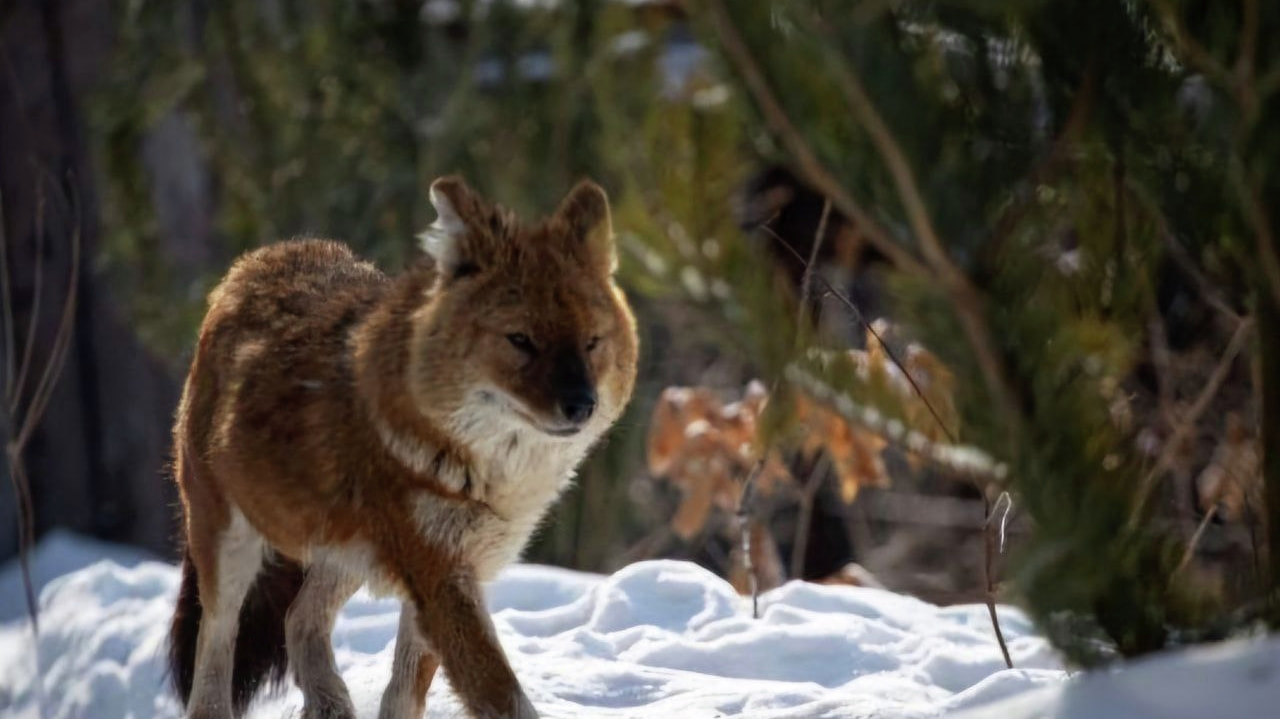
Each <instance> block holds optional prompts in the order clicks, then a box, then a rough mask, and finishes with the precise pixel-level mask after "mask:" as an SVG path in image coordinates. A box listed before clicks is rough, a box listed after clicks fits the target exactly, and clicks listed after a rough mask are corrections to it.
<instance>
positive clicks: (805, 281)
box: [796, 197, 831, 340]
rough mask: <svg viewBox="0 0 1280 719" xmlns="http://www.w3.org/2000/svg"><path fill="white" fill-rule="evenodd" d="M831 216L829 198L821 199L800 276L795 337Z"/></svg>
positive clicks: (800, 333) (799, 333)
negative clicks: (819, 209) (802, 272)
mask: <svg viewBox="0 0 1280 719" xmlns="http://www.w3.org/2000/svg"><path fill="white" fill-rule="evenodd" d="M830 218H831V199H830V198H826V197H824V198H823V199H822V216H821V217H819V218H818V229H817V231H815V232H814V233H813V249H812V250H810V251H809V261H808V262H806V263H805V266H804V275H803V276H802V277H801V278H800V308H799V309H798V310H796V339H797V340H799V339H800V337H802V336H803V333H804V320H805V315H806V314H807V312H808V309H809V294H810V292H811V289H812V286H813V272H814V268H815V267H817V265H818V253H819V252H820V251H821V250H822V242H823V240H825V239H826V236H827V220H829V219H830Z"/></svg>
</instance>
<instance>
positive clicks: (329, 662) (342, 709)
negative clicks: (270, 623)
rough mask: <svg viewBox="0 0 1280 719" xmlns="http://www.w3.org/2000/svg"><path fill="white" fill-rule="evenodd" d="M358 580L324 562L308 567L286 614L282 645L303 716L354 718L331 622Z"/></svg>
mask: <svg viewBox="0 0 1280 719" xmlns="http://www.w3.org/2000/svg"><path fill="white" fill-rule="evenodd" d="M360 584H361V580H360V579H359V578H356V577H353V576H351V575H349V574H347V573H346V572H343V571H342V570H341V569H339V568H337V567H334V566H332V565H329V564H325V563H323V562H321V563H317V564H313V565H311V566H310V567H309V568H307V578H306V579H305V580H303V582H302V589H301V590H299V591H298V596H297V598H295V599H294V600H293V603H292V604H290V605H289V613H288V615H286V618H285V625H284V626H285V637H286V646H287V648H288V652H289V663H290V664H291V665H292V666H293V671H294V677H295V678H296V680H297V682H298V688H300V689H301V690H302V701H303V703H302V716H303V718H304V719H354V717H355V715H356V712H355V708H354V706H353V705H352V703H351V695H350V694H348V693H347V685H346V684H345V683H343V681H342V676H341V675H339V674H338V667H337V664H336V663H335V662H334V659H333V642H332V635H333V623H334V620H335V619H337V616H338V611H339V610H340V609H342V605H344V604H346V603H347V600H348V599H350V598H351V595H352V594H354V593H355V591H356V590H357V589H359V588H360Z"/></svg>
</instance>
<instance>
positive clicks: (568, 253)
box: [410, 177, 637, 438]
mask: <svg viewBox="0 0 1280 719" xmlns="http://www.w3.org/2000/svg"><path fill="white" fill-rule="evenodd" d="M431 202H432V204H433V205H434V206H435V209H436V212H437V214H438V215H439V217H438V219H437V220H436V222H435V224H433V225H432V226H431V228H430V229H429V230H428V231H427V232H425V233H424V234H423V242H424V248H425V249H426V251H427V254H429V255H430V256H431V257H432V258H434V260H435V267H436V271H437V273H438V279H437V281H436V284H435V288H434V290H433V293H432V299H431V300H430V301H429V302H428V303H427V304H426V305H424V306H423V307H422V308H421V309H420V310H419V311H418V312H417V313H416V314H415V316H414V317H413V327H414V330H413V334H414V339H413V343H412V350H411V351H412V353H413V358H412V362H411V370H410V371H411V383H410V386H411V388H412V391H413V394H414V400H415V401H416V402H417V404H418V406H419V407H420V409H421V410H422V411H423V412H424V413H425V414H426V415H427V416H429V417H432V418H433V419H435V420H436V421H438V422H440V423H441V424H442V425H443V426H444V427H446V428H447V429H448V430H450V431H451V432H452V433H454V434H456V435H462V437H476V436H477V435H484V434H485V433H489V432H500V431H504V430H509V429H517V430H520V429H524V430H531V431H533V432H536V433H538V435H539V436H542V437H547V438H553V437H593V436H597V435H599V434H600V433H601V432H603V431H604V429H606V428H607V427H608V426H609V424H610V423H612V422H613V421H614V420H615V419H617V417H618V415H619V414H621V412H622V410H623V408H624V407H625V405H626V403H627V401H628V400H629V399H630V397H631V390H632V387H633V385H634V381H635V372H636V345H637V340H636V333H635V322H634V319H633V318H632V315H631V312H630V310H629V308H628V306H627V302H626V298H625V297H624V296H623V294H622V292H621V291H620V290H619V289H618V287H617V285H616V284H614V281H613V273H614V269H615V267H616V265H617V258H616V253H615V249H614V243H613V229H612V226H611V222H610V217H609V201H608V198H607V197H606V195H605V193H604V190H602V189H601V188H600V187H599V186H597V185H596V184H594V183H592V182H589V181H584V182H582V183H580V184H579V185H578V186H577V187H575V188H574V189H573V190H572V191H570V193H569V194H568V196H566V197H565V198H564V200H563V201H562V202H561V204H560V206H559V208H558V209H557V210H556V211H555V213H554V214H552V215H551V216H550V217H547V218H544V219H542V220H541V221H539V222H534V223H523V222H521V221H520V220H518V219H517V218H516V217H515V216H514V215H513V214H512V213H510V212H507V211H505V210H503V209H502V208H500V207H498V206H495V205H492V204H490V203H488V202H487V201H485V200H484V199H483V198H481V197H480V196H479V195H477V194H476V193H475V192H473V191H472V190H471V189H470V188H468V187H467V185H466V184H465V183H464V182H462V180H460V179H457V178H454V177H446V178H442V179H439V180H436V181H435V182H434V183H433V184H432V186H431Z"/></svg>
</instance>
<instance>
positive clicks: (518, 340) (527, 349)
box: [507, 332, 538, 354]
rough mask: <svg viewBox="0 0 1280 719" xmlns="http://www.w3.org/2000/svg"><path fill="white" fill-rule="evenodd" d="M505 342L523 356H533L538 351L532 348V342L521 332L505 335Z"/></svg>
mask: <svg viewBox="0 0 1280 719" xmlns="http://www.w3.org/2000/svg"><path fill="white" fill-rule="evenodd" d="M507 341H508V342H510V343H511V346H512V347H515V348H516V349H518V350H520V351H521V352H524V353H525V354H533V353H534V352H537V351H538V348H537V347H534V346H533V340H531V339H529V335H527V334H525V333H523V332H512V333H511V334H509V335H507Z"/></svg>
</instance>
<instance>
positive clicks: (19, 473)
mask: <svg viewBox="0 0 1280 719" xmlns="http://www.w3.org/2000/svg"><path fill="white" fill-rule="evenodd" d="M41 181H43V180H41ZM37 198H38V199H37V203H36V211H37V216H36V231H37V238H36V251H37V254H38V255H41V254H43V236H44V221H43V217H44V212H45V203H44V194H43V191H38V192H37ZM70 199H71V207H72V215H73V218H74V219H73V225H72V230H71V273H70V277H69V280H68V282H69V284H68V285H67V294H66V297H65V299H64V301H63V308H62V315H61V318H60V319H59V322H58V328H57V332H56V334H55V335H54V341H53V345H52V346H51V347H50V349H49V355H48V357H47V358H46V362H45V367H44V371H43V372H42V373H41V375H40V378H39V380H37V382H36V384H35V387H34V388H33V389H32V391H31V397H30V400H29V401H28V402H27V404H26V407H25V408H22V407H21V402H20V399H21V395H22V394H23V393H24V392H23V391H24V385H25V384H26V379H25V377H26V374H27V368H28V367H29V365H30V362H31V357H33V349H32V345H33V344H34V342H35V337H36V335H35V330H34V328H35V327H36V326H37V325H39V323H40V316H39V304H38V299H39V296H40V289H39V288H40V287H41V285H42V282H43V280H42V278H41V277H40V276H39V275H37V276H36V278H35V283H36V285H35V286H36V296H35V299H33V301H32V313H31V315H30V318H29V320H28V322H29V328H30V329H29V331H28V332H27V338H28V339H27V346H26V347H24V348H23V367H22V369H21V370H20V371H19V373H18V379H17V380H16V381H15V382H14V383H12V384H11V385H8V387H7V389H8V390H9V392H10V394H9V395H8V396H6V397H5V402H6V406H7V407H10V408H11V410H10V412H9V416H8V420H9V421H8V422H7V424H6V430H7V431H8V433H9V436H8V437H6V441H5V448H4V449H5V459H6V461H7V463H8V467H9V479H10V482H11V483H12V484H13V489H14V495H15V497H16V498H17V502H18V506H19V511H18V520H19V541H18V562H19V565H20V567H21V569H22V583H23V590H24V592H25V594H26V601H27V612H28V614H29V616H30V617H31V627H32V631H33V632H34V633H35V634H36V636H39V633H40V624H39V607H38V604H37V602H36V596H35V586H34V583H33V582H32V580H31V550H32V549H33V547H34V546H35V509H34V506H33V503H32V498H31V482H30V478H29V476H28V475H27V472H26V468H25V466H24V464H23V461H22V454H23V451H24V450H25V449H26V445H27V442H28V441H30V439H31V435H32V433H33V432H34V431H35V428H36V425H37V423H38V422H39V419H40V417H41V416H42V415H43V413H44V410H45V408H46V407H47V406H48V402H49V398H50V397H51V396H52V394H53V389H54V387H55V386H56V384H57V378H58V376H59V375H60V373H61V370H62V367H63V364H64V363H65V360H66V357H67V353H68V350H69V348H70V346H71V339H72V329H73V326H72V323H73V321H74V317H75V307H76V302H77V288H78V285H79V279H80V250H81V246H80V245H81V238H80V227H81V218H80V214H79V213H80V205H79V202H78V201H77V198H76V197H75V195H74V194H73V195H72V197H71V198H70ZM0 232H2V228H0ZM7 250H8V248H7V245H6V246H3V247H0V253H7ZM36 268H37V270H38V271H40V272H43V264H42V262H40V260H39V258H37V263H36ZM6 274H7V262H6ZM9 289H10V286H9V283H8V280H7V278H6V281H5V286H4V291H5V294H6V297H5V307H6V318H5V320H6V322H11V321H12V319H11V313H10V311H9V308H10V306H11V303H12V300H11V298H10V297H9V296H8V292H9ZM7 336H8V335H6V337H7ZM20 411H21V414H19V412H20Z"/></svg>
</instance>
